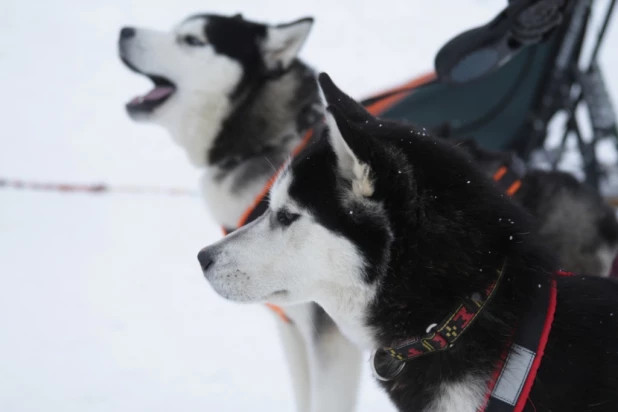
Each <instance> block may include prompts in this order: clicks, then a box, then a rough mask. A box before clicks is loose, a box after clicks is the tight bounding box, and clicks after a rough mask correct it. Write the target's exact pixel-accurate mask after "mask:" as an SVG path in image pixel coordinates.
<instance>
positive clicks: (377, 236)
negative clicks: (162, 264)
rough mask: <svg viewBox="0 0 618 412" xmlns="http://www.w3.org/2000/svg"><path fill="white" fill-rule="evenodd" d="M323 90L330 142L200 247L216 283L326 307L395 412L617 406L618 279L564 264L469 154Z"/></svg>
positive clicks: (229, 292)
mask: <svg viewBox="0 0 618 412" xmlns="http://www.w3.org/2000/svg"><path fill="white" fill-rule="evenodd" d="M320 83H321V86H322V89H323V91H324V94H325V96H326V100H327V102H328V105H329V107H328V108H329V113H330V114H329V115H328V116H327V124H328V129H327V130H326V131H325V132H324V133H325V134H326V136H325V138H324V139H322V140H319V141H317V142H316V143H314V144H312V145H310V146H309V147H308V148H307V149H306V150H305V151H304V152H303V153H302V154H301V155H299V156H298V157H296V158H295V159H294V160H292V161H291V163H290V164H289V165H288V166H287V167H286V168H285V169H284V170H283V171H282V172H281V173H280V174H279V176H278V178H277V180H276V181H275V183H274V184H273V186H272V188H271V191H270V203H269V207H268V210H267V211H266V212H265V213H264V214H263V215H262V216H261V217H260V218H258V219H257V220H255V221H254V222H252V223H251V224H249V225H247V226H245V227H243V228H241V229H239V230H238V231H236V232H234V233H232V234H231V235H229V236H227V237H226V238H224V239H222V240H221V241H219V242H217V243H215V244H213V245H211V246H208V247H206V248H204V249H202V250H201V251H200V252H199V254H198V260H199V262H200V265H201V267H202V270H203V273H204V275H205V277H206V279H207V280H208V281H209V283H210V284H211V285H212V287H213V288H214V290H215V291H216V292H217V293H219V294H220V295H221V296H223V297H225V298H227V299H230V300H233V301H238V302H265V301H271V302H275V303H278V304H288V305H289V304H298V303H302V302H307V301H315V302H317V303H319V304H320V305H321V306H322V307H323V308H324V309H325V310H326V312H327V313H329V314H330V315H331V316H332V317H333V319H335V321H336V323H337V324H338V325H339V327H340V328H341V329H342V330H343V331H344V333H345V334H346V336H348V337H349V338H350V339H351V340H353V341H354V342H356V343H357V344H358V345H359V346H361V347H364V348H366V349H370V350H373V351H374V357H373V359H372V365H373V367H374V370H375V373H376V376H378V377H379V379H380V380H381V384H382V386H383V387H384V389H385V390H386V391H387V393H388V394H389V395H390V397H391V399H392V401H393V402H394V404H395V405H396V406H397V408H398V409H399V410H400V411H405V412H411V411H415V412H477V411H492V412H493V411H516V412H517V411H536V412H549V411H599V412H600V411H603V412H605V411H607V412H609V411H616V410H618V349H617V344H618V321H617V319H618V283H615V282H613V281H612V280H609V279H602V278H598V277H580V276H573V275H570V274H567V273H562V272H559V271H557V270H556V269H557V265H556V264H555V262H554V261H553V258H552V257H551V255H550V253H548V252H547V251H546V250H545V249H544V248H543V246H542V244H541V243H540V242H539V241H538V237H537V234H536V233H534V231H533V229H532V226H531V224H530V223H529V222H527V214H526V212H525V211H523V209H521V207H520V206H518V205H516V204H515V203H514V202H513V201H511V200H510V199H509V198H508V197H507V196H505V195H504V194H503V193H501V192H500V191H499V190H497V188H496V187H495V186H494V185H492V184H491V183H490V182H488V180H487V179H486V178H485V176H483V175H482V173H481V172H480V171H479V170H478V169H477V168H475V167H474V166H473V165H472V163H471V162H470V160H469V158H468V157H467V156H465V155H464V154H463V153H462V152H460V151H459V150H456V149H454V148H453V147H452V145H451V144H450V143H447V142H444V141H441V140H439V139H434V138H432V137H431V136H427V135H426V134H425V133H423V132H417V131H416V130H415V129H413V128H411V127H410V126H405V125H402V124H398V123H394V122H390V121H385V120H381V119H377V118H374V117H372V116H371V115H369V114H368V113H367V112H366V111H365V110H364V109H363V108H362V107H361V106H360V105H358V104H357V103H356V102H355V101H354V100H352V99H351V98H349V97H348V96H347V95H345V94H344V93H342V92H341V91H339V90H338V89H337V88H336V86H335V85H334V84H333V83H332V82H331V81H330V79H329V78H328V77H327V76H326V75H322V76H321V77H320Z"/></svg>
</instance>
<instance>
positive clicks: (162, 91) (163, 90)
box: [131, 86, 174, 104]
mask: <svg viewBox="0 0 618 412" xmlns="http://www.w3.org/2000/svg"><path fill="white" fill-rule="evenodd" d="M173 92H174V88H173V87H169V86H161V87H155V88H154V89H152V90H151V91H150V92H149V93H148V94H147V95H145V96H137V97H135V98H134V99H133V100H131V104H138V103H143V102H145V101H147V100H161V99H162V98H164V97H167V96H169V95H170V94H172V93H173Z"/></svg>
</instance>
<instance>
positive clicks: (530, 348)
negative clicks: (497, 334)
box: [480, 272, 566, 412]
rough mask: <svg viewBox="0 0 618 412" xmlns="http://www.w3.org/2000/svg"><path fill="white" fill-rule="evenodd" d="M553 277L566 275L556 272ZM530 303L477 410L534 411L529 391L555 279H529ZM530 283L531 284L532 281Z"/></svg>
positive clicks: (546, 334) (551, 314) (541, 349)
mask: <svg viewBox="0 0 618 412" xmlns="http://www.w3.org/2000/svg"><path fill="white" fill-rule="evenodd" d="M556 275H557V276H566V274H563V273H562V272H556ZM530 282H531V289H532V293H533V294H534V296H531V304H530V306H529V309H528V311H527V312H526V314H525V315H524V317H523V318H522V319H521V323H520V326H519V327H518V328H517V330H516V331H515V336H514V337H513V342H512V344H511V345H510V347H509V348H508V351H507V353H506V356H505V359H504V360H501V361H500V362H499V364H498V365H497V366H496V369H495V371H494V373H493V375H492V379H491V380H490V382H489V385H488V390H487V396H486V398H485V405H484V407H483V408H481V409H480V412H523V411H526V412H528V411H531V412H532V411H534V409H535V408H534V404H533V402H532V400H531V399H529V396H530V390H531V389H532V386H533V385H534V380H535V378H536V373H537V371H538V369H539V367H540V365H541V360H542V359H543V354H544V352H545V346H546V345H547V340H548V338H549V333H550V331H551V325H552V322H553V320H554V313H555V310H556V294H557V291H556V280H555V279H554V278H551V277H547V276H543V275H537V276H536V277H535V278H532V279H530ZM532 282H533V283H532Z"/></svg>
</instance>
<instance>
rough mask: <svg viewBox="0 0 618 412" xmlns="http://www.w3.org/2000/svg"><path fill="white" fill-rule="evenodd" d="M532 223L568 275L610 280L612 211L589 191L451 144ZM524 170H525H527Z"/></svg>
mask: <svg viewBox="0 0 618 412" xmlns="http://www.w3.org/2000/svg"><path fill="white" fill-rule="evenodd" d="M454 144H455V146H456V147H458V148H460V149H463V150H465V151H466V152H467V153H468V154H469V155H470V156H472V158H473V159H474V161H475V162H476V164H477V165H478V166H479V167H480V168H481V171H483V172H484V173H485V174H486V175H487V176H488V177H489V178H493V179H494V180H496V181H497V182H498V185H499V186H500V187H502V189H503V190H505V191H508V188H509V185H512V184H518V185H519V186H517V190H516V191H514V193H513V194H512V197H513V200H515V201H516V202H518V203H519V204H521V205H522V206H523V207H524V208H525V209H526V210H528V211H529V212H530V213H532V215H533V216H534V217H535V218H536V220H537V225H538V228H537V231H538V234H539V240H540V241H541V242H543V243H544V244H545V245H547V247H548V248H549V249H550V250H551V251H552V252H553V253H554V254H555V255H556V257H557V258H558V263H559V265H560V266H561V267H562V268H564V269H566V270H569V271H571V272H576V273H581V274H586V275H592V276H604V277H607V276H609V275H610V271H611V267H612V263H613V261H614V258H615V257H616V252H618V221H617V220H616V214H615V212H614V210H613V209H612V207H610V206H609V205H608V204H607V203H606V202H605V201H604V200H603V198H602V197H601V196H600V195H599V194H598V193H597V192H596V191H595V190H594V189H592V188H591V187H589V186H587V185H586V184H584V183H581V182H580V181H578V180H577V179H576V178H575V177H574V176H573V175H571V174H570V173H567V172H563V171H559V170H556V171H548V170H538V169H527V168H526V166H525V165H524V163H523V161H522V160H521V159H519V158H518V157H517V156H516V155H515V154H514V153H509V152H501V151H493V150H487V149H484V148H482V147H480V146H479V145H478V144H477V143H476V141H475V140H473V139H464V140H459V141H457V142H454ZM526 169H527V170H526Z"/></svg>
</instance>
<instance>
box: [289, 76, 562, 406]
mask: <svg viewBox="0 0 618 412" xmlns="http://www.w3.org/2000/svg"><path fill="white" fill-rule="evenodd" d="M319 82H320V85H321V87H322V89H323V92H324V95H325V97H326V100H327V103H328V110H329V111H330V113H331V114H332V116H333V117H334V120H335V121H336V124H337V126H338V128H339V131H340V132H341V135H342V137H343V140H344V141H345V143H346V144H347V145H348V147H349V148H350V150H351V152H353V153H354V155H355V156H356V157H357V159H358V160H359V161H360V162H361V163H363V164H366V165H368V168H369V170H370V172H369V175H370V180H371V182H372V185H373V190H372V191H371V193H369V194H367V195H366V196H360V197H359V196H354V195H352V194H350V192H351V186H352V183H351V182H350V181H349V177H348V176H345V175H343V174H342V173H341V172H340V171H339V170H338V166H337V163H338V161H337V156H336V155H335V153H334V152H335V151H336V149H335V150H334V149H333V143H332V142H331V143H327V142H322V143H320V144H318V145H316V146H315V147H313V148H312V149H311V150H310V151H308V152H306V154H305V155H303V156H300V157H299V158H298V159H296V161H295V162H294V163H293V164H292V174H293V176H294V181H293V184H292V187H291V188H290V195H291V197H292V198H295V199H296V200H297V201H298V202H299V203H301V204H303V205H304V206H306V207H308V208H309V209H311V210H312V212H313V214H314V215H315V216H317V219H318V221H319V223H320V224H322V225H324V226H326V227H327V228H329V229H330V230H332V231H334V232H337V233H340V234H342V235H343V236H345V237H346V238H348V239H351V240H352V242H354V243H355V244H356V246H357V247H358V249H359V250H360V252H361V254H362V255H363V256H365V257H366V260H367V262H368V264H367V268H366V273H365V281H366V282H375V284H377V285H378V287H377V291H378V292H377V296H376V299H375V301H374V303H373V304H371V305H370V307H369V308H368V312H367V313H366V322H367V325H368V326H369V327H371V329H372V330H373V331H374V332H375V338H376V340H377V341H378V342H379V343H380V345H382V346H390V345H392V344H395V343H398V342H401V341H403V340H406V339H409V338H410V337H412V336H418V335H421V334H422V333H423V332H424V331H425V329H426V328H427V326H428V325H430V324H432V323H439V322H440V321H441V320H443V318H444V317H445V316H446V315H447V314H448V313H449V312H450V311H452V310H453V308H454V307H455V305H456V304H457V302H459V300H460V299H461V298H463V297H465V296H470V295H471V294H473V293H475V292H477V291H480V290H484V289H485V288H486V287H487V286H488V285H489V284H491V283H492V282H493V281H495V279H496V277H497V271H498V270H499V269H500V268H502V267H503V265H504V262H505V261H506V262H507V266H506V272H505V282H504V284H503V286H502V288H501V289H500V290H499V291H498V295H497V297H496V299H495V300H494V303H493V304H492V305H491V307H490V308H488V309H487V310H486V311H485V312H486V313H485V314H484V316H483V317H482V318H481V319H479V320H478V321H477V325H478V326H477V327H476V328H475V331H470V332H468V333H467V336H466V337H465V339H470V340H474V341H475V342H476V345H473V346H466V345H461V348H460V349H459V348H454V349H453V350H451V351H449V352H448V353H446V354H443V355H435V356H433V357H431V356H430V357H427V358H421V359H419V360H418V361H415V362H414V364H413V365H412V366H408V367H406V369H405V370H404V373H403V374H402V376H401V380H396V381H393V382H390V383H387V384H385V385H386V386H387V387H389V390H390V389H392V388H393V387H396V386H397V382H403V381H406V380H410V379H411V380H412V381H419V380H424V381H427V382H434V383H436V384H437V382H438V381H440V380H443V379H445V378H447V379H460V378H462V375H461V374H462V373H465V372H463V371H467V370H468V371H469V369H468V367H474V368H477V369H476V370H482V371H485V370H487V371H488V370H489V369H491V366H492V364H493V362H494V361H495V359H497V357H498V356H499V355H500V351H502V349H503V344H504V341H505V339H506V337H507V336H508V335H509V331H510V329H511V328H512V326H513V324H514V322H515V319H516V315H515V313H516V312H517V311H518V310H521V309H522V308H523V307H525V305H526V304H527V297H526V296H527V293H526V288H523V287H519V285H518V282H517V276H515V274H522V273H523V274H525V273H529V271H530V270H534V271H541V272H544V273H549V272H550V271H551V270H552V269H553V268H554V266H553V262H551V259H550V258H548V257H547V256H549V255H548V254H547V253H545V252H544V250H543V248H542V247H539V246H538V245H537V244H536V242H535V241H534V240H533V239H534V235H533V234H532V233H531V232H532V229H531V225H530V224H529V222H528V221H527V220H528V219H527V215H526V213H525V212H523V211H522V210H521V209H520V208H519V207H518V206H517V205H515V204H514V203H513V202H512V201H511V200H509V199H508V198H507V197H506V196H504V195H503V194H502V193H500V192H499V191H497V190H496V189H495V188H494V187H493V185H491V184H490V183H489V182H488V179H486V178H485V177H484V176H483V175H482V174H481V173H480V172H479V171H478V170H477V169H476V168H475V167H474V166H473V165H472V161H471V160H470V158H469V157H468V156H466V155H465V154H464V153H462V152H461V151H459V150H456V149H454V148H453V147H452V143H451V142H447V141H443V140H440V139H435V138H433V137H431V136H426V135H424V133H423V132H420V131H419V130H417V129H415V128H412V127H410V126H407V125H403V124H399V123H396V122H392V121H388V120H382V119H379V118H375V117H373V116H371V115H370V114H369V113H367V111H366V110H365V109H364V108H362V107H361V106H360V105H359V104H358V103H357V102H355V101H354V100H353V99H351V98H350V97H349V96H347V95H346V94H345V93H343V92H341V91H340V90H339V89H338V88H337V87H336V86H335V84H334V83H333V82H332V81H331V80H330V78H329V77H328V76H327V75H326V74H321V75H320V77H319ZM339 199H346V200H345V201H344V202H342V201H340V200H339ZM462 339H463V338H462ZM471 347H474V349H470V348H471ZM443 360H448V362H447V363H443V364H441V366H440V367H438V368H437V369H436V368H435V367H430V365H432V364H433V362H436V361H437V362H439V363H441V362H442V361H443ZM433 365H434V366H435V364H433ZM466 373H467V372H466ZM423 387H426V386H423ZM419 388H420V387H419ZM410 390H411V389H410V388H407V391H410ZM419 390H421V389H419ZM391 395H392V396H393V397H394V400H395V402H396V403H398V404H399V403H400V402H404V403H406V402H408V406H409V408H405V409H404V410H423V409H422V408H423V407H424V406H426V404H425V403H424V402H428V399H429V397H428V396H429V394H428V393H412V394H410V393H409V392H406V393H405V394H404V393H403V392H402V394H401V396H404V395H405V396H406V397H407V398H408V401H406V400H405V399H397V397H398V396H399V395H398V392H397V391H394V392H392V391H391ZM410 395H412V396H410Z"/></svg>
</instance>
